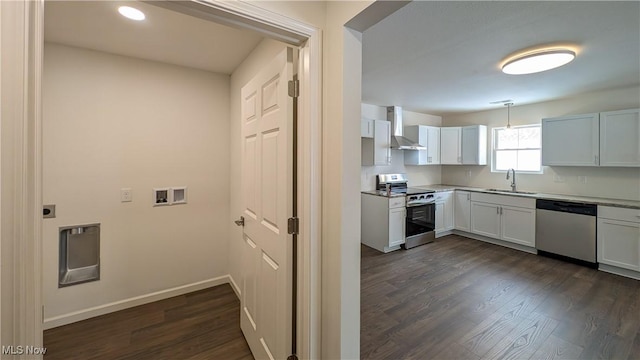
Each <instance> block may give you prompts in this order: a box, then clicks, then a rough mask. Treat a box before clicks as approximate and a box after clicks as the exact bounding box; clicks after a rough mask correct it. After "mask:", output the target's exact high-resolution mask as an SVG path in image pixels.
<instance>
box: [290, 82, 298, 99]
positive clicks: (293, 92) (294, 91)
mask: <svg viewBox="0 0 640 360" xmlns="http://www.w3.org/2000/svg"><path fill="white" fill-rule="evenodd" d="M289 96H291V97H292V98H297V97H298V96H300V81H298V80H289Z"/></svg>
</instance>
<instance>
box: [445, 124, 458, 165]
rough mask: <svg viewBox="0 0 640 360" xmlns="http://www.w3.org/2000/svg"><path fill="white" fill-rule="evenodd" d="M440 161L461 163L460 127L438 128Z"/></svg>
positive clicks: (447, 163)
mask: <svg viewBox="0 0 640 360" xmlns="http://www.w3.org/2000/svg"><path fill="white" fill-rule="evenodd" d="M440 163H441V164H443V165H458V164H462V128H460V127H443V128H440Z"/></svg>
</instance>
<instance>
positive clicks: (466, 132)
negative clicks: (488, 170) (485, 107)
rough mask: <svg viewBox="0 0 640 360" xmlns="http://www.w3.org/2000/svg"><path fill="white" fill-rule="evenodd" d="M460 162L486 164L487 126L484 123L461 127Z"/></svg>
mask: <svg viewBox="0 0 640 360" xmlns="http://www.w3.org/2000/svg"><path fill="white" fill-rule="evenodd" d="M462 163H463V164H465V165H487V127H486V126H484V125H473V126H465V127H463V128H462Z"/></svg>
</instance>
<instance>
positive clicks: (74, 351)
mask: <svg viewBox="0 0 640 360" xmlns="http://www.w3.org/2000/svg"><path fill="white" fill-rule="evenodd" d="M44 346H45V347H46V348H47V353H46V355H45V357H44V358H45V359H46V360H56V359H66V360H70V359H82V360H85V359H86V360H89V359H105V360H113V359H121V360H128V359H130V360H133V359H136V360H144V359H153V360H158V359H167V360H169V359H170V360H182V359H253V356H252V355H251V351H250V350H249V346H248V345H247V343H246V341H245V340H244V337H243V336H242V332H241V330H240V302H239V301H238V298H237V297H236V295H235V293H234V292H233V290H232V289H231V286H229V285H228V284H225V285H220V286H216V287H213V288H209V289H205V290H201V291H198V292H194V293H190V294H186V295H182V296H177V297H173V298H170V299H167V300H162V301H158V302H154V303H151V304H147V305H142V306H137V307H134V308H130V309H126V310H122V311H118V312H115V313H111V314H107V315H103V316H100V317H96V318H92V319H88V320H85V321H81V322H78V323H74V324H70V325H66V326H61V327H58V328H54V329H50V330H47V331H45V333H44Z"/></svg>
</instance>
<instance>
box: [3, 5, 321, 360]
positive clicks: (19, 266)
mask: <svg viewBox="0 0 640 360" xmlns="http://www.w3.org/2000/svg"><path fill="white" fill-rule="evenodd" d="M5 4H9V6H7V5H5ZM191 4H192V5H193V6H194V7H196V8H198V10H197V12H198V13H199V14H200V15H202V16H205V17H210V18H216V19H218V20H219V21H221V22H223V23H224V22H225V21H226V22H227V23H228V24H232V25H234V26H237V27H243V28H248V29H251V30H255V31H258V32H260V33H262V35H264V36H266V37H270V38H274V39H276V40H279V41H283V42H286V43H289V44H293V45H295V46H298V47H299V48H300V50H301V51H300V54H301V55H300V60H301V61H300V65H299V70H298V74H299V80H300V97H299V99H298V121H299V129H298V139H299V140H298V149H297V153H298V164H299V165H298V181H299V186H298V209H299V212H298V214H299V218H300V224H301V226H300V234H299V240H300V241H299V244H300V245H299V248H298V259H300V260H299V264H298V274H299V275H298V334H297V335H298V336H297V338H298V349H299V354H298V355H299V357H300V358H319V357H320V348H321V346H320V345H321V344H320V341H321V337H320V335H321V333H320V300H321V297H320V290H321V288H320V285H321V281H320V280H321V279H320V277H321V268H320V249H321V247H320V235H321V234H320V229H321V197H322V192H321V191H322V188H321V174H322V173H321V170H322V167H321V165H322V164H321V133H322V123H321V115H322V110H321V109H322V97H321V95H322V83H321V79H322V78H321V76H322V73H321V69H322V32H321V30H320V29H318V28H316V27H314V26H311V25H309V24H306V23H303V22H300V21H297V20H295V19H291V18H288V17H285V16H282V15H280V14H277V13H273V12H271V11H268V10H265V9H262V8H260V7H257V6H255V5H252V4H249V3H246V2H240V1H237V2H236V1H234V2H226V1H225V2H223V1H212V2H209V1H203V0H192V1H191ZM0 6H2V8H1V10H0V13H4V12H5V11H10V12H11V13H12V14H14V16H15V17H16V19H17V20H16V21H15V22H14V23H10V24H2V30H1V31H2V33H3V35H4V33H5V32H10V33H15V35H16V36H15V38H14V41H15V42H14V43H11V44H9V45H7V44H5V43H4V42H3V43H2V53H4V54H7V53H9V54H11V55H12V57H11V58H5V57H3V58H2V62H4V63H5V64H3V69H4V68H9V69H10V70H15V72H16V73H17V74H20V75H18V76H16V77H15V79H13V78H12V79H10V81H9V83H10V85H12V86H11V88H10V90H15V94H13V92H12V96H13V97H14V98H16V100H17V101H20V104H21V105H22V107H19V108H17V111H16V112H15V113H14V114H12V115H15V117H9V118H6V117H3V118H2V122H3V123H4V122H8V123H10V124H11V125H14V126H15V127H16V129H17V130H16V131H15V136H14V137H13V138H12V140H13V141H12V143H11V144H8V145H5V144H2V146H3V147H5V146H8V147H9V148H10V149H11V150H16V152H17V155H18V156H16V157H15V163H14V164H9V165H7V164H1V165H2V169H3V173H4V169H5V168H6V167H9V166H10V165H13V166H12V167H11V170H13V171H15V174H16V175H15V176H14V179H13V181H12V182H11V183H9V184H7V182H5V179H4V178H3V179H2V180H3V183H2V184H1V185H2V187H3V188H5V187H6V186H11V187H12V188H13V190H15V197H16V199H15V201H12V202H11V204H10V208H11V210H12V211H11V212H10V213H9V214H7V213H6V212H3V214H2V216H3V223H4V222H5V217H6V219H9V220H10V221H11V222H12V224H13V227H14V229H13V230H14V231H13V234H12V235H13V236H12V239H11V240H10V241H11V243H12V245H13V248H14V249H13V252H14V255H15V256H14V263H13V264H8V265H9V266H11V269H9V272H10V273H11V274H12V275H13V276H12V281H13V294H5V293H3V298H5V296H10V297H11V299H12V301H11V303H12V306H11V311H7V313H3V312H0V317H1V318H4V317H7V316H12V320H13V322H12V333H11V334H5V333H0V339H2V340H3V343H4V340H5V339H8V340H11V341H10V342H9V343H13V344H28V345H34V346H42V341H43V324H42V317H41V314H42V313H43V312H44V311H43V299H42V278H41V274H42V221H43V219H42V213H41V211H42V210H41V209H42V205H43V204H42V136H41V134H42V86H41V84H42V64H43V55H44V0H34V1H30V0H24V1H20V2H1V3H0ZM225 19H226V20H225ZM8 47H10V48H11V49H9V50H14V51H13V52H6V51H5V50H8V49H7V48H8ZM15 50H18V51H15ZM3 81H4V80H3ZM2 99H3V100H4V99H5V95H4V94H2ZM3 201H4V199H3ZM2 230H3V234H4V231H5V229H4V228H3V229H2ZM3 241H5V240H4V239H3ZM4 265H5V264H3V266H4ZM5 271H7V270H6V269H5V270H3V274H2V276H3V277H4V272H5ZM5 301H7V300H6V298H5V300H4V301H3V302H5ZM1 308H2V309H5V304H2V307H1Z"/></svg>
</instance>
